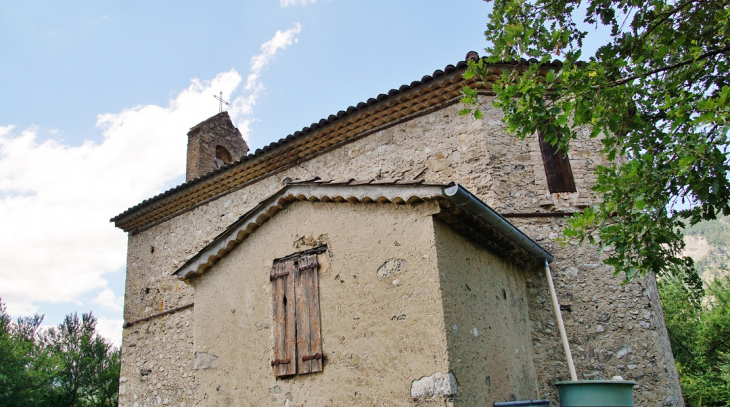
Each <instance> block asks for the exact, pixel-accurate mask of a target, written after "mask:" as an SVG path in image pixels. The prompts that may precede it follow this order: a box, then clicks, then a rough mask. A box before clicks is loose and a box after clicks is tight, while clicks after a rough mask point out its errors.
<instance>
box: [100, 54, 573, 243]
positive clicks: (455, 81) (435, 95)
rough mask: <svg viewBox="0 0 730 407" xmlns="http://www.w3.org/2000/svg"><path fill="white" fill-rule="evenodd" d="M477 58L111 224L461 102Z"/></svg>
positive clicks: (140, 223)
mask: <svg viewBox="0 0 730 407" xmlns="http://www.w3.org/2000/svg"><path fill="white" fill-rule="evenodd" d="M476 59H479V55H478V54H477V53H476V52H474V51H471V52H469V53H468V54H467V55H466V58H465V60H464V61H460V62H458V63H457V64H456V65H447V66H446V67H445V68H444V69H443V70H441V69H439V70H436V71H434V72H433V73H432V74H431V75H426V76H424V77H422V78H421V80H420V81H413V82H411V83H410V84H404V85H402V86H400V87H399V88H398V89H391V90H390V91H388V92H387V93H385V94H380V95H378V96H377V97H375V98H370V99H368V100H367V101H365V102H360V103H358V104H357V105H355V106H350V107H348V108H347V109H345V110H340V111H339V112H337V114H332V115H330V116H329V117H327V118H323V119H321V120H320V121H318V122H315V123H312V124H311V125H310V126H308V127H305V128H303V129H302V130H300V131H297V132H294V133H293V134H290V135H288V136H286V137H284V138H281V139H279V140H278V141H275V142H273V143H271V144H269V145H267V146H265V147H263V148H260V149H257V150H256V151H255V152H254V153H253V154H249V155H246V156H244V157H241V158H240V159H239V160H238V161H235V162H233V163H230V164H228V165H225V166H223V167H221V168H219V169H217V170H214V171H211V172H209V173H207V174H205V175H203V176H201V177H198V178H195V179H192V180H189V181H187V182H185V183H183V184H180V185H178V186H176V187H174V188H172V189H169V190H167V191H165V192H163V193H161V194H158V195H156V196H154V197H152V198H149V199H146V200H144V201H142V202H141V203H139V204H137V205H135V206H133V207H131V208H129V209H127V210H126V211H124V212H123V213H121V214H119V215H117V216H115V217H114V218H112V219H111V222H114V223H115V225H116V226H117V227H119V228H121V229H123V230H124V231H126V232H135V231H139V230H144V229H145V228H148V227H150V226H151V225H155V224H157V223H159V222H162V221H164V220H167V219H169V218H171V217H174V216H176V215H178V214H179V213H181V212H182V211H185V210H187V209H190V208H192V207H195V206H198V205H200V204H203V203H205V202H209V201H211V200H213V199H216V198H218V197H220V196H222V195H225V194H227V193H230V192H232V191H235V190H237V189H240V188H242V187H244V186H246V185H248V184H250V183H252V182H255V181H256V180H258V179H260V178H261V177H264V176H267V175H271V174H273V173H276V172H278V171H280V170H283V169H286V168H288V167H289V166H291V165H294V164H295V163H296V162H299V161H301V160H302V159H305V158H310V157H312V156H314V155H317V154H320V153H322V152H324V151H327V150H329V149H330V148H332V147H333V146H335V145H339V144H341V143H345V142H349V141H353V140H356V139H358V138H361V137H363V136H366V135H368V134H370V133H372V132H374V131H377V130H378V129H379V128H382V127H383V126H386V125H390V124H393V123H397V122H399V121H401V120H405V119H407V118H409V117H412V116H414V115H417V114H419V113H421V112H423V111H428V110H430V109H434V108H440V107H445V106H448V105H450V104H453V103H457V102H458V100H459V99H460V97H461V88H462V87H463V86H464V85H472V86H473V85H476V83H477V82H476V79H474V78H472V79H468V80H467V79H464V78H463V77H462V75H461V74H462V73H463V71H464V70H465V69H466V66H467V62H466V61H468V60H476ZM537 62H538V61H537V60H534V59H531V60H529V61H528V60H524V59H523V60H520V61H507V62H503V63H497V64H491V65H490V66H491V68H492V72H490V75H489V77H488V78H487V81H488V82H491V81H494V80H495V79H496V78H497V77H499V76H500V75H501V73H502V70H504V69H515V66H525V65H528V64H534V63H537ZM560 66H562V64H561V63H560V62H559V61H557V60H556V61H553V62H552V63H550V64H548V65H545V67H546V68H548V69H549V68H558V67H560ZM486 90H487V89H485V91H486ZM181 159H182V158H181Z"/></svg>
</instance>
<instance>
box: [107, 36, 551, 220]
mask: <svg viewBox="0 0 730 407" xmlns="http://www.w3.org/2000/svg"><path fill="white" fill-rule="evenodd" d="M476 59H479V54H478V53H477V52H475V51H469V52H468V53H467V54H466V57H465V59H464V60H463V61H459V62H457V63H456V65H451V64H449V65H447V66H446V67H444V69H443V70H441V69H437V70H435V71H434V72H433V73H432V74H431V75H424V76H423V77H422V78H421V80H420V81H413V82H411V83H410V84H404V85H401V86H400V87H399V88H398V89H391V90H389V91H388V92H387V94H383V93H381V94H379V95H378V96H377V97H375V98H369V99H368V100H367V101H366V102H360V103H358V104H357V105H355V106H349V107H348V108H347V109H345V110H340V111H339V112H337V113H336V114H331V115H329V116H328V117H327V118H326V119H325V118H323V119H320V120H319V122H315V123H312V124H310V125H309V126H305V127H304V128H302V129H301V130H298V131H295V132H294V133H292V134H289V135H288V136H286V137H283V138H280V139H279V140H277V141H273V142H271V143H269V144H268V145H266V146H264V147H261V148H258V149H256V151H254V152H253V153H251V154H248V155H245V156H242V157H240V158H239V159H238V160H236V161H234V162H232V163H228V164H225V165H223V166H221V167H220V168H218V169H214V170H212V171H209V172H207V173H205V174H203V175H201V176H199V177H196V178H193V179H191V180H187V181H185V182H183V183H182V184H179V185H177V186H175V187H173V188H170V189H168V190H166V191H164V192H161V193H159V194H157V195H154V196H152V197H150V198H147V199H145V200H143V201H142V202H140V203H138V204H137V205H134V206H132V207H130V208H128V209H127V210H125V211H124V212H122V213H120V214H119V215H117V216H115V217H113V218H111V219H110V222H115V223H116V224H117V226H118V227H120V228H122V229H124V227H122V226H120V225H119V222H120V221H121V220H122V219H123V218H125V217H127V216H129V215H131V214H133V213H134V212H136V211H137V210H140V209H142V208H144V207H148V206H149V205H152V204H154V203H156V202H158V201H161V200H163V199H164V198H166V197H169V196H171V195H173V194H174V193H176V192H179V191H182V190H185V189H186V188H188V187H192V186H193V185H198V184H201V183H202V182H204V181H206V180H210V179H212V178H214V177H215V176H217V175H219V174H221V173H223V172H226V171H228V170H230V169H231V168H234V167H238V166H240V165H242V164H243V163H246V162H250V161H252V160H254V159H257V158H259V157H261V156H262V155H264V154H266V153H268V152H269V151H272V150H275V149H277V148H279V147H281V146H283V145H288V144H290V143H292V142H293V141H294V140H296V139H300V138H302V137H303V136H305V135H307V134H309V133H311V132H313V131H315V130H317V129H319V128H321V127H324V126H326V125H327V124H330V123H333V122H336V121H339V120H341V119H343V118H345V117H348V116H351V115H353V114H354V113H356V112H359V111H362V110H364V109H366V108H368V107H370V106H372V105H375V104H377V103H381V102H383V101H385V100H388V99H393V98H394V97H395V96H397V95H400V94H403V93H404V92H406V91H408V90H411V89H414V88H417V87H420V86H423V85H424V84H427V83H430V82H432V81H434V80H435V79H438V78H441V77H443V76H445V75H448V74H451V73H454V72H457V71H459V70H464V69H466V67H467V61H469V60H476ZM482 60H486V57H482ZM538 62H539V61H537V60H536V59H534V58H533V59H530V60H525V59H520V60H515V61H505V62H500V63H490V65H493V66H495V67H496V66H501V65H512V66H514V65H525V64H534V63H538ZM545 65H546V66H548V67H554V68H557V67H560V66H562V63H561V62H560V61H558V60H555V61H553V62H551V63H550V64H545ZM219 114H220V113H219ZM206 120H207V119H206ZM196 126H197V125H196ZM196 126H193V128H194V127H196Z"/></svg>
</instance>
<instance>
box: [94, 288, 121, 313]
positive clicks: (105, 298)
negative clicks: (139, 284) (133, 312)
mask: <svg viewBox="0 0 730 407" xmlns="http://www.w3.org/2000/svg"><path fill="white" fill-rule="evenodd" d="M91 302H93V303H94V304H97V305H100V306H102V307H104V308H106V309H108V310H111V311H122V305H123V304H124V298H122V297H121V296H117V295H115V294H114V291H112V290H111V289H110V288H109V287H107V288H105V289H103V290H102V291H101V292H100V293H99V295H97V296H96V298H94V299H93V300H91Z"/></svg>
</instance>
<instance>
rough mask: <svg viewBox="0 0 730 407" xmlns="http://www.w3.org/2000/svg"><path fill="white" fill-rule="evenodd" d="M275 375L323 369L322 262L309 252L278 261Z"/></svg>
mask: <svg viewBox="0 0 730 407" xmlns="http://www.w3.org/2000/svg"><path fill="white" fill-rule="evenodd" d="M271 282H272V293H273V301H274V306H273V308H274V327H273V331H274V360H273V361H272V362H271V365H272V366H273V367H274V375H276V376H277V377H278V376H289V375H293V374H306V373H316V372H321V371H322V360H323V357H324V355H323V353H322V330H321V327H320V310H319V264H318V262H317V255H316V254H305V255H302V256H298V257H295V258H292V259H287V260H284V261H280V262H277V263H275V264H274V267H273V268H272V270H271Z"/></svg>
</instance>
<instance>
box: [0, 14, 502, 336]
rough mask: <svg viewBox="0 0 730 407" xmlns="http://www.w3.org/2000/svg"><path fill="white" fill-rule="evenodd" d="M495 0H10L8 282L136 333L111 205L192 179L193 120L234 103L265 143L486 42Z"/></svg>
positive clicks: (2, 23)
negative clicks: (129, 318)
mask: <svg viewBox="0 0 730 407" xmlns="http://www.w3.org/2000/svg"><path fill="white" fill-rule="evenodd" d="M488 7H489V6H488V4H487V3H484V2H482V1H480V0H448V1H423V0H368V1H352V0H317V1H316V2H315V1H313V0H265V1H264V0H247V1H236V2H234V1H208V2H204V3H203V2H191V1H175V2H172V1H168V2H121V1H69V2H50V1H27V0H26V1H23V2H19V1H8V2H2V3H0V55H1V56H2V57H0V75H1V77H2V78H3V79H2V80H1V81H0V297H1V298H2V299H3V302H5V303H6V304H7V307H8V311H9V312H10V313H11V314H12V315H14V316H19V315H27V314H31V313H34V312H39V313H43V314H45V315H46V319H45V324H46V325H51V324H57V323H59V322H60V321H61V320H62V318H63V316H64V315H65V314H67V313H70V312H79V313H81V312H88V311H93V312H94V314H95V315H97V316H98V317H99V320H100V323H99V329H100V331H101V332H102V333H103V334H104V335H105V336H108V337H110V338H112V339H113V340H114V341H115V342H116V343H118V342H119V338H120V336H121V323H122V312H121V298H123V295H124V265H125V261H126V257H125V256H126V235H125V234H124V233H123V232H122V231H120V230H117V229H115V228H114V227H113V226H112V225H111V224H110V223H109V222H108V220H109V218H111V217H112V216H114V215H116V214H118V213H120V212H121V211H123V210H125V209H126V208H128V207H130V206H132V205H134V204H136V203H138V202H140V201H142V200H143V199H145V198H148V197H150V196H153V195H155V194H157V193H159V192H162V191H164V190H166V189H168V188H170V187H172V186H174V185H176V184H179V183H180V182H182V181H183V180H184V170H185V143H186V132H187V129H188V128H190V127H191V126H193V125H195V124H196V123H198V122H200V121H201V120H204V119H205V118H207V117H209V116H211V115H213V114H215V113H217V112H218V103H217V102H216V101H215V99H213V94H217V93H218V92H219V91H223V92H224V95H225V97H226V98H227V99H228V100H230V101H231V102H232V106H231V108H230V112H231V115H232V117H233V118H234V123H235V124H236V125H237V126H238V127H239V129H241V131H242V132H243V133H244V135H245V137H246V139H247V141H248V143H249V146H250V147H251V148H252V149H254V150H255V149H256V148H260V147H262V146H264V145H266V144H268V143H270V142H272V141H274V140H277V139H279V138H282V137H285V136H287V135H288V134H290V133H293V132H295V131H297V130H300V129H301V128H302V127H304V126H308V125H309V124H311V123H312V122H317V121H319V120H320V119H321V118H323V117H327V116H329V115H330V114H333V113H337V111H339V110H344V109H346V108H347V107H348V106H350V105H355V104H357V103H358V102H361V101H365V100H367V99H368V98H370V97H375V96H377V95H378V94H379V93H385V92H387V91H388V90H390V89H391V88H397V87H399V86H400V85H402V84H404V83H410V82H412V81H414V80H418V79H420V78H421V77H422V76H423V75H426V74H431V73H432V72H433V71H434V70H435V69H441V68H443V67H445V66H446V65H447V64H455V63H456V62H458V61H459V60H462V59H463V58H464V56H465V55H466V53H467V52H468V51H470V50H476V51H479V52H480V53H482V50H483V48H484V46H485V42H484V38H483V31H484V27H485V22H486V16H487V13H488Z"/></svg>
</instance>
